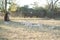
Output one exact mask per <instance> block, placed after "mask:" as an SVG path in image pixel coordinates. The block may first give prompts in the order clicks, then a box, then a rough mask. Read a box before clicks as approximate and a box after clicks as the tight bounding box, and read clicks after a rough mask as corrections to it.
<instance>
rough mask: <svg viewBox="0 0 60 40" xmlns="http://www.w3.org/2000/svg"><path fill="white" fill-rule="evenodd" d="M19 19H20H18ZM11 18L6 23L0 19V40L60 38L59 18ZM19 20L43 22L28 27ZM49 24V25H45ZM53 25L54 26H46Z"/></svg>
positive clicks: (46, 39) (56, 39)
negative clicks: (40, 25) (38, 25)
mask: <svg viewBox="0 0 60 40" xmlns="http://www.w3.org/2000/svg"><path fill="white" fill-rule="evenodd" d="M20 19H21V20H20ZM20 19H19V20H12V19H11V20H12V21H10V22H8V23H7V24H6V23H5V22H4V21H3V20H0V40H60V26H59V24H60V21H59V20H40V19H38V20H37V19H35V18H34V19H28V20H27V19H23V18H20ZM21 22H31V23H37V24H38V23H39V24H45V25H44V27H43V28H42V29H41V28H39V27H35V26H33V27H30V26H29V27H28V26H24V24H21ZM47 25H49V26H47ZM52 26H54V27H55V28H53V29H52V28H48V27H52Z"/></svg>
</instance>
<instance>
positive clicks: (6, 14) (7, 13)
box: [4, 0, 9, 21]
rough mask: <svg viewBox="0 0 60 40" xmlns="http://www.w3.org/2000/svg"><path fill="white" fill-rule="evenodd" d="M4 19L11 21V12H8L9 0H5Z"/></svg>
mask: <svg viewBox="0 0 60 40" xmlns="http://www.w3.org/2000/svg"><path fill="white" fill-rule="evenodd" d="M4 21H9V12H7V0H5V16H4Z"/></svg>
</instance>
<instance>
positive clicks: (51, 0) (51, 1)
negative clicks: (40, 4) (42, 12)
mask: <svg viewBox="0 0 60 40" xmlns="http://www.w3.org/2000/svg"><path fill="white" fill-rule="evenodd" d="M58 1H59V0H47V4H48V10H47V14H48V16H49V17H54V14H55V10H56V3H57V2H58Z"/></svg>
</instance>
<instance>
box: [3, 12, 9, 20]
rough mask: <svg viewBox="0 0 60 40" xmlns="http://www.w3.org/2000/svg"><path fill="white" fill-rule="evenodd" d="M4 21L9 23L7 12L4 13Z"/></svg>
mask: <svg viewBox="0 0 60 40" xmlns="http://www.w3.org/2000/svg"><path fill="white" fill-rule="evenodd" d="M4 21H10V20H9V14H8V12H6V13H5V16H4Z"/></svg>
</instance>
